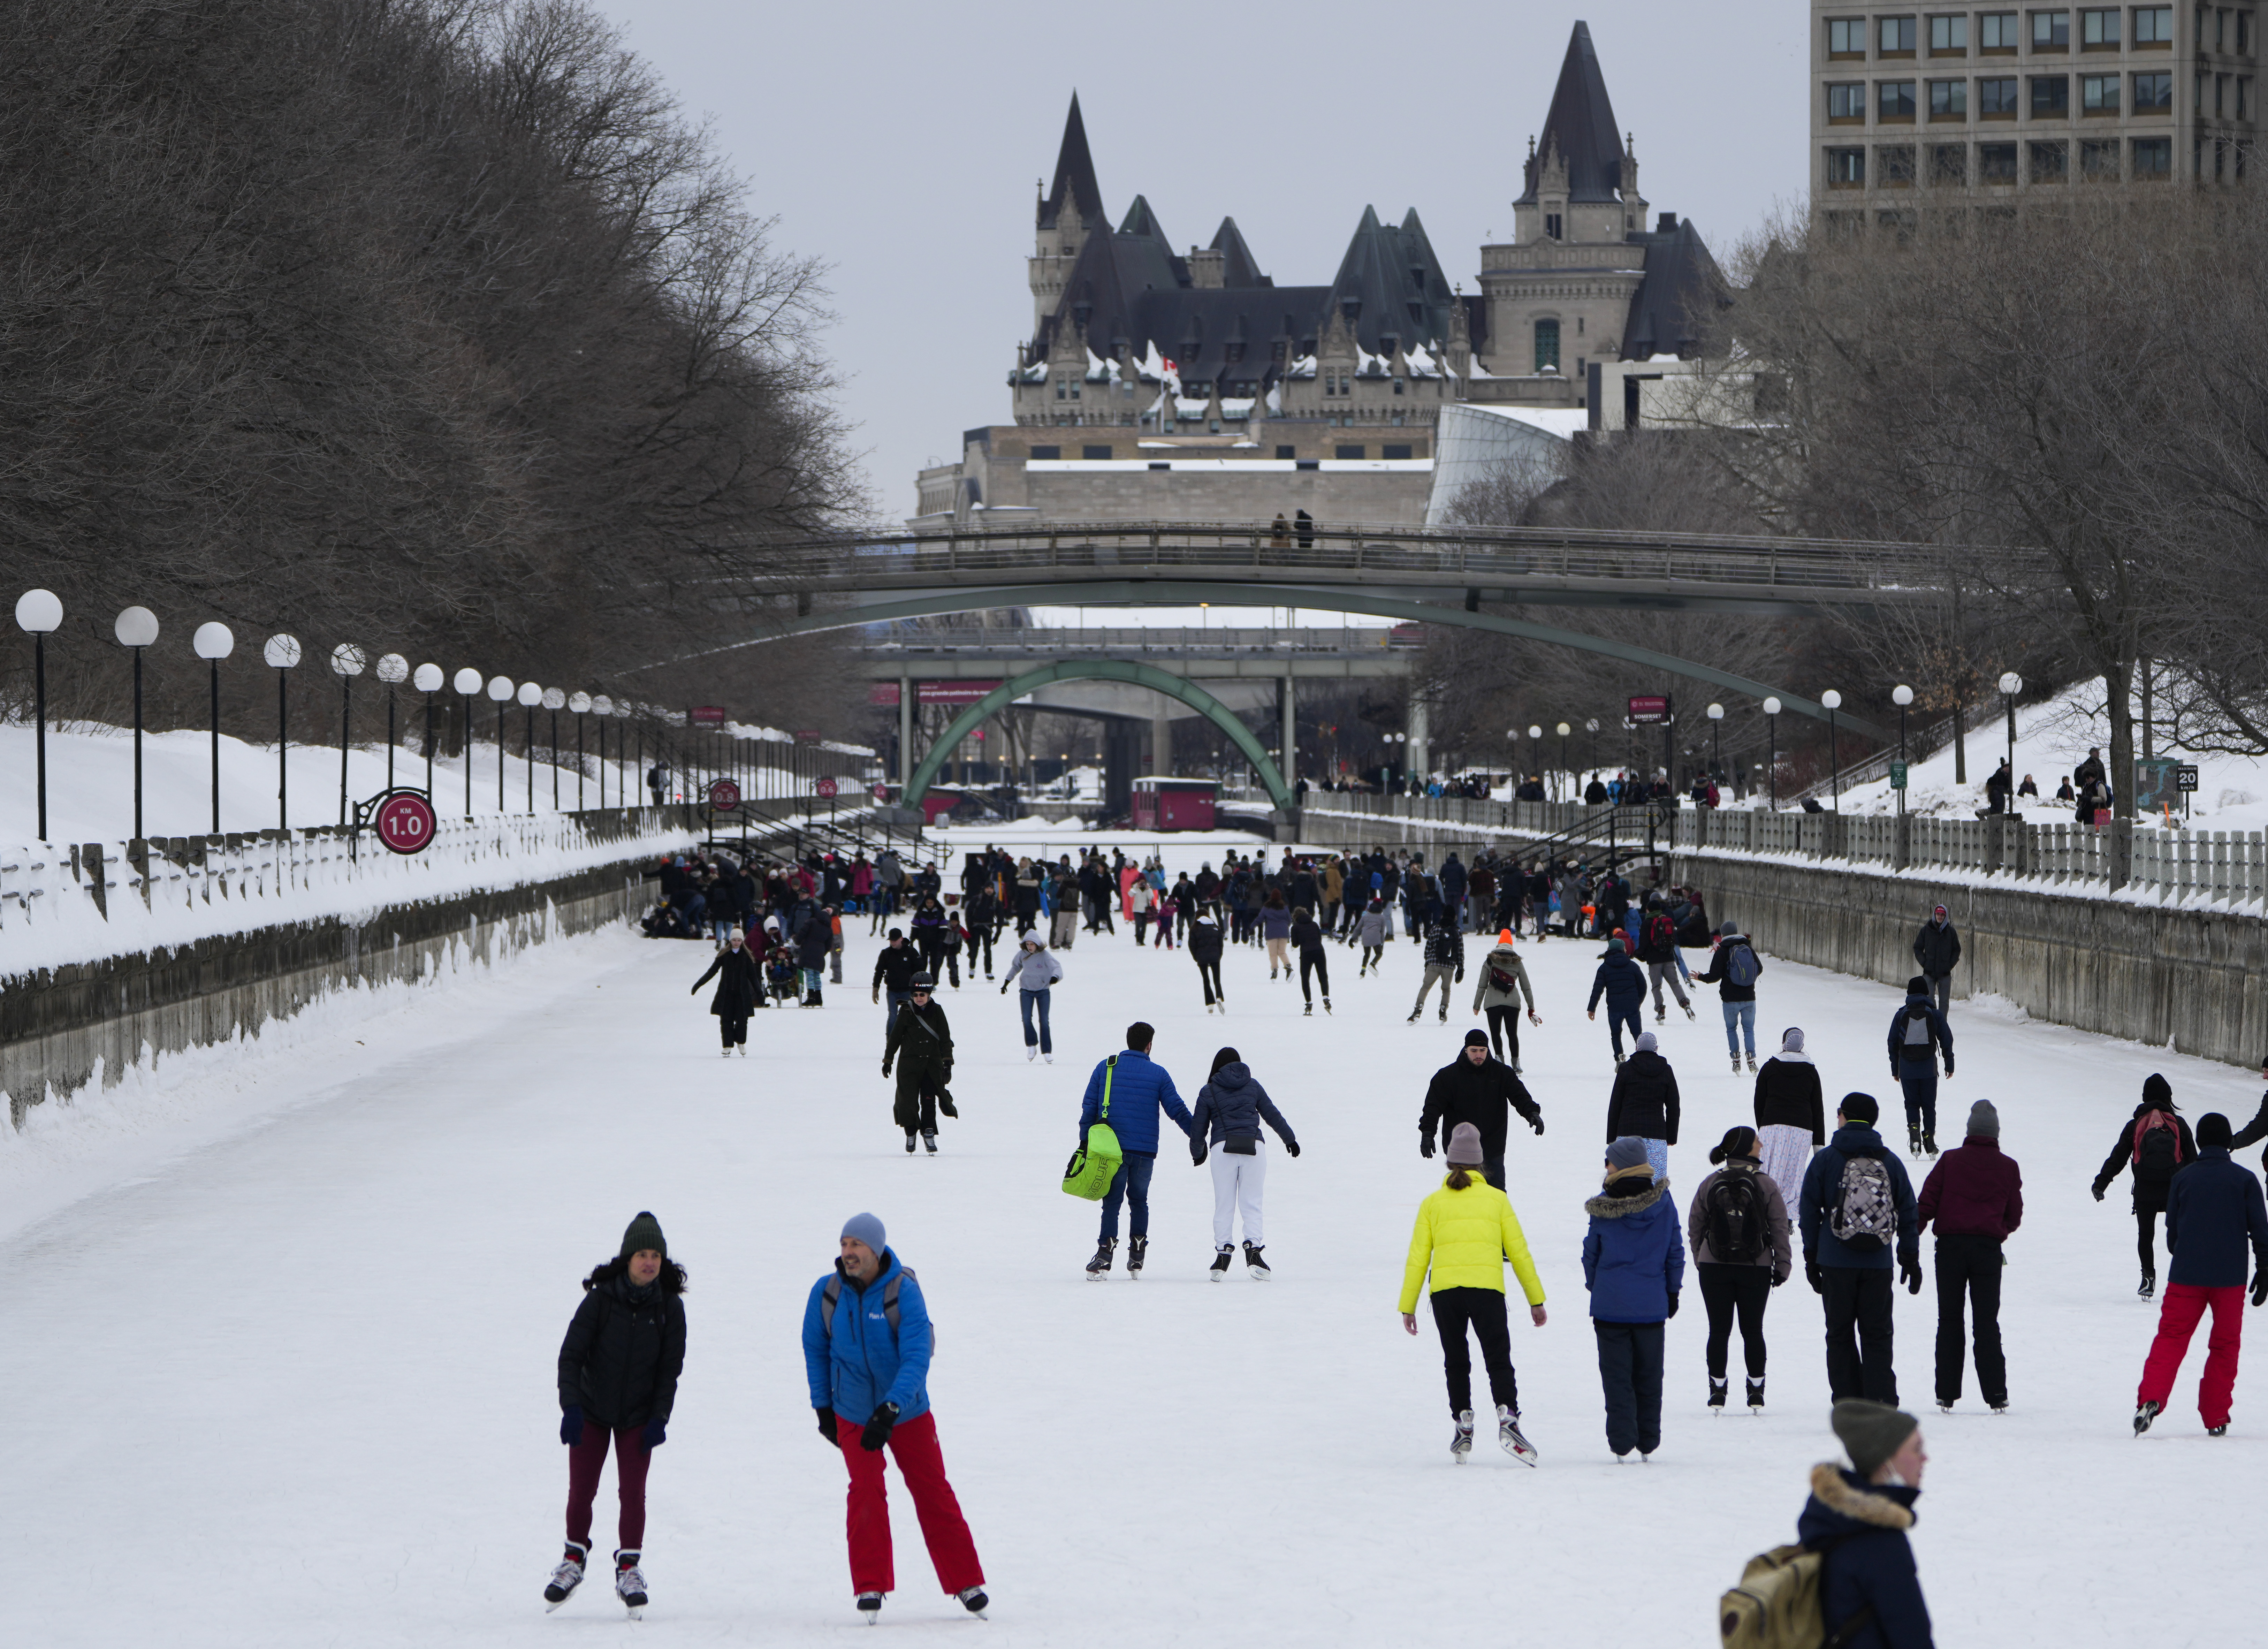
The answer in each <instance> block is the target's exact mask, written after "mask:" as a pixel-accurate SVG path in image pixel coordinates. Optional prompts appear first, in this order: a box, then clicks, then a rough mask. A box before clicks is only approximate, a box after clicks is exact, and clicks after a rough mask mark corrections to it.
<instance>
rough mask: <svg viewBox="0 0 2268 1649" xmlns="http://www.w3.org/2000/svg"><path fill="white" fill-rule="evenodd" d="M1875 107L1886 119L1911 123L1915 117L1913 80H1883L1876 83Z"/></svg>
mask: <svg viewBox="0 0 2268 1649" xmlns="http://www.w3.org/2000/svg"><path fill="white" fill-rule="evenodd" d="M1874 93H1875V107H1876V108H1877V109H1878V110H1879V111H1880V112H1881V117H1882V119H1884V120H1886V121H1906V122H1908V123H1911V121H1912V120H1913V117H1914V83H1913V82H1912V81H1911V80H1881V81H1877V82H1876V83H1875V85H1874Z"/></svg>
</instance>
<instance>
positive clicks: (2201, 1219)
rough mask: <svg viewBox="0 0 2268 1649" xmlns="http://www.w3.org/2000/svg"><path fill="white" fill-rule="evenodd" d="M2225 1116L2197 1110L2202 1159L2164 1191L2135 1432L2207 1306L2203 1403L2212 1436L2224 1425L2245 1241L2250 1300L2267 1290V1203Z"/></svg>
mask: <svg viewBox="0 0 2268 1649" xmlns="http://www.w3.org/2000/svg"><path fill="white" fill-rule="evenodd" d="M2228 1141H2229V1129H2228V1118H2227V1117H2226V1116H2223V1115H2221V1114H2220V1112H2218V1111H2213V1112H2210V1113H2208V1114H2207V1115H2204V1116H2202V1117H2199V1118H2198V1125H2197V1145H2198V1155H2197V1160H2196V1161H2195V1162H2192V1163H2191V1164H2190V1165H2189V1167H2185V1168H2183V1170H2182V1171H2181V1172H2180V1173H2179V1174H2176V1175H2174V1179H2173V1183H2172V1185H2171V1186H2170V1187H2169V1188H2168V1189H2167V1192H2166V1247H2167V1248H2168V1249H2169V1250H2170V1251H2171V1253H2172V1255H2173V1264H2172V1268H2171V1270H2169V1272H2168V1273H2167V1278H2168V1280H2167V1286H2166V1292H2165V1297H2164V1300H2163V1302H2162V1303H2161V1305H2160V1307H2159V1308H2158V1336H2157V1338H2156V1339H2154V1340H2153V1341H2152V1342H2151V1343H2150V1355H2149V1358H2148V1360H2147V1361H2146V1362H2145V1363H2144V1364H2143V1365H2142V1387H2141V1389H2140V1390H2139V1391H2138V1392H2137V1393H2136V1394H2135V1396H2134V1402H2135V1409H2134V1435H2135V1436H2137V1437H2139V1436H2141V1435H2142V1433H2143V1432H2147V1431H2148V1430H2149V1429H2150V1422H2151V1421H2153V1420H2154V1419H2156V1418H2157V1417H2158V1416H2159V1414H2160V1413H2161V1412H2162V1411H2163V1410H2164V1409H2165V1406H2166V1400H2167V1399H2168V1398H2169V1397H2170V1396H2172V1395H2173V1393H2174V1376H2175V1375H2176V1374H2178V1373H2181V1367H2182V1358H2183V1357H2184V1356H2186V1355H2187V1354H2188V1352H2189V1349H2190V1336H2191V1335H2193V1334H2195V1333H2196V1332H2197V1326H2198V1319H2199V1318H2201V1317H2203V1316H2204V1315H2205V1312H2206V1310H2207V1309H2208V1308H2210V1309H2211V1310H2212V1312H2213V1330H2212V1332H2211V1334H2210V1335H2208V1336H2207V1337H2206V1340H2205V1379H2204V1381H2203V1382H2202V1383H2201V1384H2200V1385H2199V1386H2198V1413H2199V1414H2200V1415H2201V1416H2203V1417H2204V1419H2205V1431H2206V1432H2208V1433H2209V1434H2210V1435H2212V1436H2214V1437H2222V1436H2226V1435H2227V1434H2228V1407H2229V1398H2230V1396H2231V1395H2232V1394H2233V1393H2234V1392H2235V1388H2236V1353H2237V1346H2238V1343H2239V1342H2240V1341H2241V1340H2242V1337H2243V1334H2244V1291H2245V1284H2244V1250H2245V1248H2247V1246H2250V1248H2251V1250H2252V1260H2253V1270H2252V1303H2253V1304H2254V1305H2256V1306H2257V1305H2259V1304H2261V1303H2262V1302H2263V1301H2264V1300H2268V1204H2264V1203H2263V1200H2262V1197H2261V1195H2260V1182H2259V1181H2258V1180H2257V1179H2256V1178H2255V1177H2254V1176H2253V1174H2252V1171H2251V1170H2250V1168H2246V1167H2239V1166H2238V1165H2237V1164H2236V1163H2235V1162H2234V1161H2232V1160H2230V1159H2229V1155H2228Z"/></svg>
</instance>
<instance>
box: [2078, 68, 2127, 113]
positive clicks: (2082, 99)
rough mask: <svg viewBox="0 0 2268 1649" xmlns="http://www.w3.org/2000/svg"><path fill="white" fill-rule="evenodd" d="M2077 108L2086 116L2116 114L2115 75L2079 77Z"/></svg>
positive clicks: (2116, 86)
mask: <svg viewBox="0 0 2268 1649" xmlns="http://www.w3.org/2000/svg"><path fill="white" fill-rule="evenodd" d="M2079 107H2080V109H2081V110H2082V111H2083V112H2084V113H2086V114H2117V113H2118V77H2117V75H2081V76H2080V77H2079Z"/></svg>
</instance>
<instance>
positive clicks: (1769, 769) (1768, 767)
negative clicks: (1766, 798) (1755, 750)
mask: <svg viewBox="0 0 2268 1649" xmlns="http://www.w3.org/2000/svg"><path fill="white" fill-rule="evenodd" d="M1764 782H1765V783H1766V784H1769V785H1771V810H1772V811H1773V812H1774V813H1778V811H1779V700H1778V699H1777V698H1768V699H1766V700H1765V701H1764Z"/></svg>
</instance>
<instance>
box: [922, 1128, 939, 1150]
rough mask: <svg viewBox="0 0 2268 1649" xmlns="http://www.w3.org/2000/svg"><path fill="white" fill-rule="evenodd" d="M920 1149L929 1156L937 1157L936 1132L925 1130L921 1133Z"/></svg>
mask: <svg viewBox="0 0 2268 1649" xmlns="http://www.w3.org/2000/svg"><path fill="white" fill-rule="evenodd" d="M922 1147H923V1149H924V1150H926V1151H927V1152H929V1154H930V1155H931V1156H932V1157H933V1156H935V1155H937V1130H935V1129H933V1128H932V1129H927V1130H924V1131H923V1133H922Z"/></svg>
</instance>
